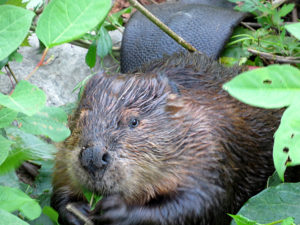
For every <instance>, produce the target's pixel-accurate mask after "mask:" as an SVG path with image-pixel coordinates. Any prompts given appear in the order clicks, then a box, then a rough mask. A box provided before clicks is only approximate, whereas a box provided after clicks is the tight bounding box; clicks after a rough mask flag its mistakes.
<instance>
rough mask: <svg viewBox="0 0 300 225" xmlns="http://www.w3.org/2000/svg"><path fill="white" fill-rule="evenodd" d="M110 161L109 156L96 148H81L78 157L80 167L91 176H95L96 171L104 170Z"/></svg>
mask: <svg viewBox="0 0 300 225" xmlns="http://www.w3.org/2000/svg"><path fill="white" fill-rule="evenodd" d="M110 159H111V157H110V154H109V153H108V152H105V151H102V150H101V149H100V148H99V147H97V146H92V147H88V148H83V149H82V150H81V152H80V155H79V160H80V163H81V165H82V167H83V168H84V169H86V170H87V171H88V172H89V173H91V174H93V175H95V173H96V172H97V171H99V170H103V169H105V168H106V167H107V166H108V164H109V162H110Z"/></svg>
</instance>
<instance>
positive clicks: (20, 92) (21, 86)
mask: <svg viewBox="0 0 300 225" xmlns="http://www.w3.org/2000/svg"><path fill="white" fill-rule="evenodd" d="M45 103H46V95H45V93H44V92H43V91H42V90H41V89H39V88H38V87H36V86H35V85H32V84H31V83H29V82H28V81H24V80H21V81H20V82H19V83H18V84H17V86H16V88H15V90H14V92H13V94H12V95H11V96H9V95H3V94H1V93H0V104H1V105H4V106H6V107H7V108H10V109H12V110H14V111H17V112H22V113H25V114H26V115H28V116H31V115H33V114H35V113H37V112H38V111H39V110H40V109H41V108H42V107H43V106H44V105H45Z"/></svg>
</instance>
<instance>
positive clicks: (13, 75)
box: [5, 63, 18, 83]
mask: <svg viewBox="0 0 300 225" xmlns="http://www.w3.org/2000/svg"><path fill="white" fill-rule="evenodd" d="M5 67H6V68H7V69H8V70H9V72H10V74H11V75H12V77H13V78H14V80H15V82H16V83H18V80H17V78H16V76H15V74H14V72H13V71H12V70H11V68H10V66H9V64H8V63H7V64H6V65H5Z"/></svg>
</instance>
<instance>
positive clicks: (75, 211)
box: [66, 203, 94, 225]
mask: <svg viewBox="0 0 300 225" xmlns="http://www.w3.org/2000/svg"><path fill="white" fill-rule="evenodd" d="M66 209H67V210H68V211H70V212H71V213H73V214H74V215H75V216H77V217H78V218H79V219H80V220H81V221H83V222H84V225H94V223H93V221H91V220H90V219H89V218H88V217H87V216H85V215H84V214H82V213H81V212H80V211H79V210H78V209H77V208H76V207H74V206H73V205H72V204H71V203H69V204H68V205H67V206H66Z"/></svg>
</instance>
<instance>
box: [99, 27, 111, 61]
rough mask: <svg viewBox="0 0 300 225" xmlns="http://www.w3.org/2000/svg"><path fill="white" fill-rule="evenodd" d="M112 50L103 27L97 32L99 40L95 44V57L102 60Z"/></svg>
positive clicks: (108, 37) (109, 38) (109, 39)
mask: <svg viewBox="0 0 300 225" xmlns="http://www.w3.org/2000/svg"><path fill="white" fill-rule="evenodd" d="M111 49H112V40H111V37H110V36H109V34H108V32H107V30H106V29H105V27H104V26H101V28H100V31H99V39H98V43H97V55H99V56H100V57H101V58H104V56H106V55H107V54H108V53H110V52H111Z"/></svg>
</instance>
